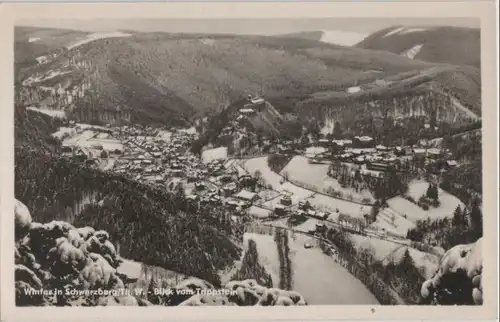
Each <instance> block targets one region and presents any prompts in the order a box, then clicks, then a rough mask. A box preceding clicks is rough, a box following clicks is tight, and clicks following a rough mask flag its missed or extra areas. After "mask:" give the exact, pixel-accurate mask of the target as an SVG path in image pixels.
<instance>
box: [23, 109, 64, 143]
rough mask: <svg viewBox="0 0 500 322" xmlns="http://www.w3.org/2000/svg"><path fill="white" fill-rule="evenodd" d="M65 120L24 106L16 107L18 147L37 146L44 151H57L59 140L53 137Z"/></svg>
mask: <svg viewBox="0 0 500 322" xmlns="http://www.w3.org/2000/svg"><path fill="white" fill-rule="evenodd" d="M62 125H63V120H61V119H59V118H53V117H50V116H48V115H46V114H43V113H40V112H37V111H33V110H28V109H27V108H25V107H24V106H15V107H14V138H15V146H16V148H33V149H34V148H36V149H38V150H40V151H43V152H50V151H55V150H56V147H57V145H59V143H60V142H59V141H58V140H57V139H56V138H54V137H52V136H51V134H52V133H55V132H56V131H57V130H58V128H59V127H60V126H62Z"/></svg>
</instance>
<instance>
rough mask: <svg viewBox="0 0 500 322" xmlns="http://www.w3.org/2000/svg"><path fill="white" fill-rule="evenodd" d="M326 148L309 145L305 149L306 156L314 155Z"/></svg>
mask: <svg viewBox="0 0 500 322" xmlns="http://www.w3.org/2000/svg"><path fill="white" fill-rule="evenodd" d="M325 151H326V149H325V148H324V147H321V146H311V147H308V148H307V149H306V156H309V157H314V156H315V155H317V154H320V153H323V152H325Z"/></svg>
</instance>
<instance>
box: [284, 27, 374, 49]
mask: <svg viewBox="0 0 500 322" xmlns="http://www.w3.org/2000/svg"><path fill="white" fill-rule="evenodd" d="M366 36H367V35H365V34H361V33H357V32H349V31H341V30H312V31H302V32H295V33H289V34H283V35H279V37H283V38H295V39H307V40H316V41H322V42H325V43H328V44H335V45H341V46H354V45H356V44H357V43H359V42H360V41H362V40H363V39H364V38H365V37H366Z"/></svg>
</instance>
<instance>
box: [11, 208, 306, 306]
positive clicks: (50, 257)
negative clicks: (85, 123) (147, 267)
mask: <svg viewBox="0 0 500 322" xmlns="http://www.w3.org/2000/svg"><path fill="white" fill-rule="evenodd" d="M14 216H15V219H14V221H15V232H16V245H15V300H16V305H18V306H115V305H125V306H152V305H164V306H177V305H180V306H185V305H187V306H200V305H238V306H248V305H262V306H270V305H285V306H289V305H307V302H306V300H305V299H304V298H303V297H302V295H301V294H299V293H298V292H294V291H288V290H281V289H277V288H268V287H265V286H262V285H259V284H258V283H257V282H256V281H255V280H253V279H244V280H233V281H231V282H229V283H226V284H225V285H224V286H223V287H216V286H214V285H213V284H211V283H209V282H207V281H204V280H201V279H197V278H186V277H182V278H181V281H180V282H179V283H176V284H174V285H169V286H170V287H171V288H170V290H171V291H172V293H171V294H165V295H158V294H156V291H157V290H159V289H160V288H164V287H166V286H167V285H165V284H160V283H158V280H157V279H155V277H154V276H153V277H151V278H149V279H148V280H147V281H142V282H145V283H146V285H147V287H146V289H144V288H142V287H141V288H139V289H137V286H138V285H137V284H136V281H137V279H138V277H137V276H133V275H134V274H130V273H131V272H128V271H127V270H124V269H123V268H122V266H123V265H124V264H126V262H128V261H127V260H124V258H122V257H121V254H120V251H119V249H118V248H117V247H116V246H115V245H116V244H114V243H113V242H112V241H111V239H110V234H109V233H108V232H107V231H105V230H96V229H94V228H93V227H91V226H81V227H78V228H77V227H75V226H73V225H71V224H70V223H68V222H65V221H51V222H48V223H41V222H37V221H35V220H33V218H32V216H31V214H30V211H29V209H28V208H27V207H26V205H24V204H23V203H22V202H20V201H18V200H15V211H14ZM68 259H70V260H68ZM172 286H173V287H172ZM63 289H64V290H65V291H64V292H62V290H63ZM197 290H204V291H208V292H207V293H208V294H197ZM209 291H212V292H211V293H209Z"/></svg>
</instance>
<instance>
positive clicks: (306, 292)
mask: <svg viewBox="0 0 500 322" xmlns="http://www.w3.org/2000/svg"><path fill="white" fill-rule="evenodd" d="M289 241H290V255H289V256H290V260H291V262H292V263H291V264H292V265H291V266H292V280H293V289H294V290H295V291H297V292H299V293H300V294H302V295H303V296H304V298H306V299H307V302H308V303H309V304H312V305H320V304H330V305H331V304H336V305H342V304H378V301H377V300H376V298H375V297H374V296H373V295H372V294H371V293H370V292H369V291H368V289H367V288H366V287H365V286H364V285H363V284H362V283H361V281H359V280H358V279H356V278H355V277H354V276H352V275H351V274H350V273H349V272H348V271H347V270H346V269H344V268H343V267H342V266H341V265H340V264H338V263H336V262H335V260H334V259H333V258H332V257H330V256H327V255H325V254H324V253H323V251H322V250H321V249H320V248H319V247H313V248H309V249H306V248H304V244H305V243H309V244H311V245H315V244H316V242H315V241H314V240H313V239H312V238H310V237H308V236H305V235H302V234H291V238H289Z"/></svg>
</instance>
